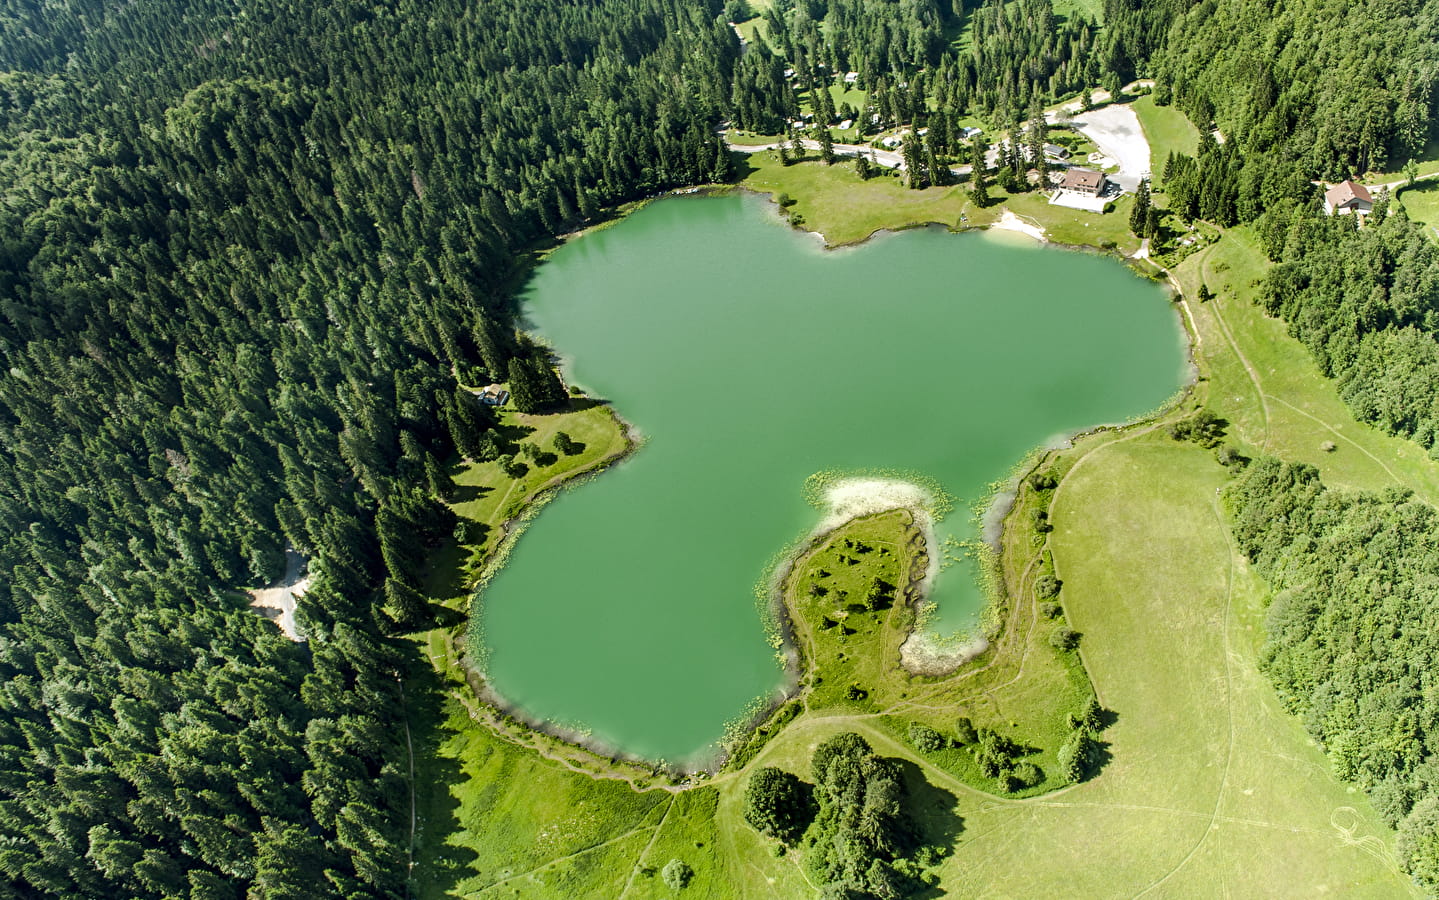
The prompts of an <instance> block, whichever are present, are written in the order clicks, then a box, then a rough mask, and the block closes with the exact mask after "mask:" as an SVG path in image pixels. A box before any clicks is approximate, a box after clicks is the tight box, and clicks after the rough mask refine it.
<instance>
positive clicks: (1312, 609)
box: [1224, 457, 1439, 892]
mask: <svg viewBox="0 0 1439 900" xmlns="http://www.w3.org/2000/svg"><path fill="white" fill-rule="evenodd" d="M1224 498H1225V502H1226V504H1227V506H1228V508H1229V512H1230V518H1231V526H1232V529H1233V533H1234V537H1235V540H1236V542H1237V544H1238V546H1239V548H1240V550H1241V551H1242V552H1243V553H1244V554H1245V556H1247V557H1248V558H1249V560H1250V561H1251V562H1252V563H1253V565H1254V567H1255V570H1256V571H1257V572H1259V574H1261V575H1262V576H1264V577H1265V578H1266V579H1267V580H1268V581H1269V584H1270V587H1271V588H1272V589H1273V591H1274V594H1273V600H1272V601H1271V603H1270V606H1269V610H1268V613H1267V615H1266V621H1265V644H1264V647H1263V649H1262V651H1261V658H1260V665H1261V667H1262V668H1263V670H1264V671H1265V673H1266V674H1267V675H1268V676H1269V678H1270V679H1271V680H1272V681H1273V682H1274V685H1275V687H1276V688H1277V689H1278V692H1279V695H1280V697H1281V698H1282V699H1283V701H1284V703H1285V705H1286V706H1287V707H1288V708H1289V709H1290V711H1291V712H1293V713H1294V714H1295V715H1297V716H1298V717H1299V719H1300V721H1302V722H1303V723H1304V727H1305V728H1306V729H1308V731H1309V733H1310V734H1312V735H1314V737H1315V739H1316V740H1318V741H1319V743H1320V746H1322V747H1323V748H1324V750H1325V752H1326V753H1327V754H1328V756H1329V759H1330V761H1331V762H1332V763H1333V765H1334V770H1335V772H1336V774H1338V775H1339V777H1341V778H1343V779H1345V780H1347V781H1352V782H1354V783H1356V784H1358V785H1359V786H1360V787H1361V788H1363V789H1364V791H1365V793H1366V794H1368V796H1369V799H1370V800H1371V801H1372V802H1373V803H1374V806H1375V808H1376V809H1377V810H1378V812H1379V814H1380V815H1381V816H1383V818H1384V819H1385V821H1387V822H1388V823H1389V824H1390V825H1391V826H1393V827H1395V828H1397V829H1398V831H1399V841H1398V850H1399V856H1400V862H1401V863H1402V864H1403V865H1404V867H1405V869H1406V870H1407V871H1408V872H1409V873H1410V874H1411V875H1412V876H1413V877H1414V878H1415V880H1416V881H1417V882H1419V883H1420V884H1421V885H1422V886H1424V887H1425V888H1426V889H1427V890H1429V891H1431V892H1432V891H1434V890H1436V889H1439V766H1436V762H1435V760H1436V758H1439V756H1436V751H1439V727H1436V723H1439V699H1436V698H1439V693H1436V691H1435V690H1434V686H1433V680H1434V664H1433V663H1434V660H1435V658H1436V657H1439V604H1436V600H1435V593H1434V585H1435V584H1436V583H1439V540H1436V535H1439V511H1436V510H1435V509H1434V507H1432V506H1430V505H1428V504H1427V503H1423V502H1421V501H1419V500H1417V499H1415V498H1414V497H1413V496H1412V494H1411V493H1410V492H1409V491H1407V490H1402V489H1399V488H1392V489H1389V490H1385V491H1380V492H1374V493H1358V492H1345V491H1336V490H1332V489H1329V488H1326V487H1325V486H1324V485H1323V484H1322V483H1321V482H1320V480H1319V473H1318V471H1317V470H1316V469H1314V468H1313V467H1312V466H1309V465H1306V464H1303V463H1284V462H1281V461H1280V460H1277V459H1274V458H1272V457H1265V458H1261V459H1259V460H1257V461H1255V462H1254V463H1253V464H1252V465H1250V466H1249V467H1248V468H1247V469H1246V470H1244V472H1243V474H1242V475H1241V476H1240V477H1239V478H1238V479H1237V480H1236V481H1234V482H1232V483H1231V484H1230V485H1229V486H1228V487H1227V488H1226V489H1225V492H1224Z"/></svg>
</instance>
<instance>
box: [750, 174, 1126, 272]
mask: <svg viewBox="0 0 1439 900" xmlns="http://www.w3.org/2000/svg"><path fill="white" fill-rule="evenodd" d="M748 169H749V171H748V173H747V174H746V176H745V178H744V180H743V181H742V182H741V184H743V186H745V187H747V188H750V189H751V190H756V191H762V192H764V193H769V194H774V195H779V194H788V195H789V196H790V197H791V198H793V199H794V200H795V205H794V207H793V208H792V210H793V212H795V213H798V214H799V215H800V216H802V217H803V227H804V228H806V229H808V230H810V231H816V232H818V233H820V234H821V235H823V236H824V239H825V243H826V244H828V245H830V246H832V247H833V246H843V245H846V244H854V243H858V242H860V241H863V240H865V239H866V238H868V237H869V236H871V235H873V234H875V233H876V232H878V231H883V230H892V231H898V230H902V229H905V228H911V227H914V226H916V225H924V224H929V223H938V224H940V225H944V226H947V227H949V228H959V227H970V228H976V227H984V226H986V225H990V224H992V223H994V222H995V221H996V220H998V219H999V217H1000V216H1002V215H1003V214H1004V211H1005V209H1006V208H1008V209H1011V210H1013V211H1014V212H1015V213H1016V214H1018V215H1020V216H1023V217H1024V218H1026V219H1029V220H1031V221H1033V222H1034V223H1035V224H1038V225H1039V226H1040V227H1042V228H1044V229H1045V230H1046V231H1047V232H1048V233H1049V238H1050V240H1053V241H1056V242H1058V243H1061V244H1071V245H1075V246H1091V247H1106V248H1109V247H1117V248H1118V249H1119V250H1120V251H1121V252H1125V253H1129V252H1133V251H1134V250H1135V249H1137V248H1138V247H1139V242H1138V241H1137V240H1135V238H1134V236H1133V235H1132V234H1130V233H1129V225H1128V223H1129V207H1130V204H1132V203H1133V202H1134V201H1133V198H1130V197H1124V198H1121V199H1120V200H1119V202H1118V203H1117V204H1116V208H1115V211H1114V212H1111V213H1107V214H1103V215H1101V214H1099V213H1090V212H1084V211H1082V210H1075V209H1068V208H1065V207H1062V206H1051V205H1050V203H1049V200H1048V197H1047V196H1046V195H1044V194H1042V193H1029V194H1017V195H1012V196H1011V195H1008V194H1006V193H1005V192H1004V191H1003V190H1001V189H999V188H998V187H993V186H992V187H991V188H990V198H991V200H992V201H994V202H992V203H991V205H990V206H987V207H985V208H983V209H981V208H979V207H977V206H975V205H974V203H973V202H972V201H971V200H970V197H969V190H968V188H967V186H966V185H952V186H950V187H940V188H926V189H924V190H920V191H914V190H910V189H909V188H907V187H905V186H904V183H903V181H902V180H901V179H900V178H899V177H897V176H895V175H892V174H883V175H878V176H876V177H874V178H871V179H870V180H869V181H861V180H860V178H859V176H858V175H856V174H855V171H854V163H853V162H851V161H844V162H838V163H835V164H834V165H832V166H826V165H824V164H822V163H820V162H818V161H810V162H804V163H797V164H794V165H790V166H786V165H783V164H782V163H781V162H780V161H779V156H778V154H777V153H770V152H764V151H761V152H759V153H753V154H750V155H749V157H748Z"/></svg>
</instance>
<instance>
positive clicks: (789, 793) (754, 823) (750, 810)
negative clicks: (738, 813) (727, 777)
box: [744, 766, 814, 844]
mask: <svg viewBox="0 0 1439 900" xmlns="http://www.w3.org/2000/svg"><path fill="white" fill-rule="evenodd" d="M744 798H745V807H744V818H745V821H746V822H748V823H749V824H750V826H751V827H753V828H754V830H755V831H758V832H759V833H760V834H763V835H767V836H769V837H772V838H775V839H776V840H778V841H779V842H780V843H781V844H793V843H795V842H796V841H798V840H799V839H800V838H801V837H802V836H803V835H804V830H805V829H806V828H808V827H809V823H810V820H811V819H813V818H814V808H813V802H814V801H813V796H812V792H811V789H810V786H809V785H807V784H805V783H804V782H802V781H800V780H799V779H798V778H797V777H795V776H794V775H793V774H791V773H789V772H786V771H784V770H783V769H776V768H775V767H773V766H765V767H764V768H762V769H760V770H759V771H758V772H755V773H754V775H752V776H750V780H749V784H748V785H747V786H746V787H745V795H744Z"/></svg>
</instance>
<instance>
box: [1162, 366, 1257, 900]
mask: <svg viewBox="0 0 1439 900" xmlns="http://www.w3.org/2000/svg"><path fill="white" fill-rule="evenodd" d="M1236 352H1237V350H1236ZM1255 386H1256V387H1257V386H1258V384H1257V383H1256V385H1255ZM1209 504H1210V508H1211V509H1212V511H1213V513H1214V520H1215V522H1216V523H1217V525H1218V527H1219V531H1220V533H1221V534H1222V535H1224V543H1225V546H1226V547H1227V549H1228V550H1229V566H1228V568H1227V569H1226V571H1225V577H1224V624H1223V631H1222V633H1221V634H1222V638H1223V644H1224V715H1225V722H1226V724H1227V730H1228V734H1227V738H1226V744H1225V751H1224V771H1223V773H1222V774H1221V775H1220V778H1219V788H1218V789H1217V790H1216V791H1215V792H1214V808H1213V810H1212V811H1211V812H1210V814H1209V825H1208V827H1206V828H1205V829H1204V833H1203V834H1201V835H1200V836H1199V840H1197V841H1195V842H1194V846H1192V847H1190V848H1189V852H1188V853H1186V854H1184V858H1183V859H1181V860H1180V861H1179V862H1177V863H1175V864H1174V867H1173V868H1171V869H1170V870H1169V871H1168V872H1166V873H1164V875H1163V876H1161V877H1160V878H1159V879H1158V880H1157V881H1155V882H1154V883H1152V884H1150V885H1149V886H1148V887H1146V888H1145V889H1144V890H1142V891H1140V892H1139V893H1137V894H1135V895H1134V900H1138V898H1140V897H1143V896H1145V895H1146V894H1148V893H1150V892H1151V891H1154V890H1156V889H1158V888H1159V887H1160V886H1162V885H1163V884H1164V883H1165V882H1166V881H1168V880H1169V879H1170V878H1171V877H1173V876H1174V873H1176V872H1178V871H1179V870H1180V869H1182V868H1184V867H1185V866H1186V865H1188V864H1189V861H1190V860H1191V859H1193V858H1194V855H1195V854H1196V853H1198V852H1199V848H1200V847H1202V846H1204V843H1205V841H1207V840H1209V835H1210V834H1211V833H1213V831H1214V828H1215V825H1216V824H1217V823H1218V822H1220V821H1221V820H1222V819H1223V818H1225V817H1221V816H1220V815H1219V808H1220V806H1221V805H1223V803H1224V795H1225V792H1226V791H1227V790H1228V789H1229V773H1230V770H1231V768H1232V767H1233V764H1234V658H1233V648H1232V645H1231V644H1230V640H1229V629H1230V625H1231V623H1232V621H1233V613H1234V570H1235V563H1234V560H1235V557H1236V554H1237V553H1238V552H1239V551H1238V548H1236V547H1235V546H1234V539H1233V538H1232V537H1231V536H1230V534H1229V527H1228V526H1227V525H1226V524H1225V522H1224V513H1223V512H1222V511H1221V510H1220V509H1219V500H1218V499H1217V498H1215V497H1211V498H1209Z"/></svg>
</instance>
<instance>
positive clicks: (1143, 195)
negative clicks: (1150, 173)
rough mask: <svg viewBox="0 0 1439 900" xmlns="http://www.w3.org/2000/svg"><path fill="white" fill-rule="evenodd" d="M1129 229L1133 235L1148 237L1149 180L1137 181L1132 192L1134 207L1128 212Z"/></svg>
mask: <svg viewBox="0 0 1439 900" xmlns="http://www.w3.org/2000/svg"><path fill="white" fill-rule="evenodd" d="M1129 230H1130V231H1132V232H1134V235H1135V237H1149V236H1150V235H1149V180H1148V179H1145V180H1143V181H1141V182H1139V190H1138V191H1136V192H1135V193H1134V209H1132V210H1130V212H1129Z"/></svg>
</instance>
